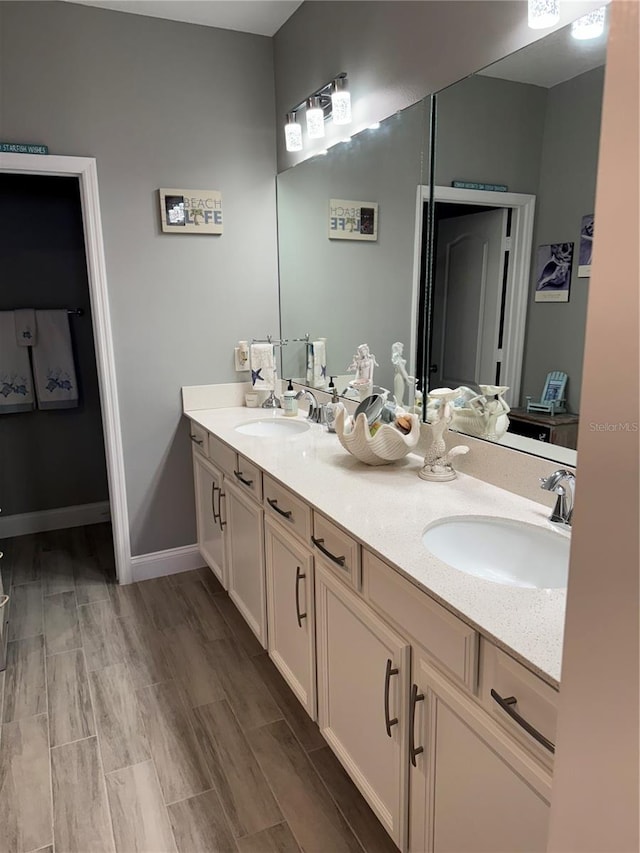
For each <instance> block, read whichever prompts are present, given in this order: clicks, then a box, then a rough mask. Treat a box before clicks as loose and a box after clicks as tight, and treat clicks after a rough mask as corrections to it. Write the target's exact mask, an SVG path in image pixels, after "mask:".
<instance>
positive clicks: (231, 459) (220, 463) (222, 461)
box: [209, 435, 236, 480]
mask: <svg viewBox="0 0 640 853" xmlns="http://www.w3.org/2000/svg"><path fill="white" fill-rule="evenodd" d="M209 459H211V461H212V462H213V463H214V465H217V467H218V468H220V469H221V470H222V471H223V472H224V473H225V474H227V475H228V476H229V477H233V479H234V480H235V477H234V476H233V472H234V471H235V470H236V452H235V450H232V449H231V448H230V447H229V446H228V445H227V444H225V443H224V441H220V439H219V438H216V437H215V435H209Z"/></svg>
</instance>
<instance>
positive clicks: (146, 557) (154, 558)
mask: <svg viewBox="0 0 640 853" xmlns="http://www.w3.org/2000/svg"><path fill="white" fill-rule="evenodd" d="M205 565H206V563H205V561H204V560H203V559H202V555H201V554H200V550H199V549H198V546H197V545H183V546H182V547H181V548H169V550H167V551H155V552H154V553H152V554H141V555H140V556H138V557H132V558H131V580H132V581H146V580H150V579H151V578H160V577H163V576H164V575H175V574H177V573H178V572H189V571H191V570H192V569H201V568H202V567H203V566H205Z"/></svg>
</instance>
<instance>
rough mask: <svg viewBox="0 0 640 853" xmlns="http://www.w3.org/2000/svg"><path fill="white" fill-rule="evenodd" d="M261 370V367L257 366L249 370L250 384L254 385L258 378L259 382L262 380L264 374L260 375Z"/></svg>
mask: <svg viewBox="0 0 640 853" xmlns="http://www.w3.org/2000/svg"><path fill="white" fill-rule="evenodd" d="M261 371H262V368H261V367H259V368H258V369H257V370H252V371H251V384H252V385H255V384H256V382H257V381H258V379H259V380H260V382H264V376H260V373H261Z"/></svg>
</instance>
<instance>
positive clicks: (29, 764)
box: [0, 524, 396, 853]
mask: <svg viewBox="0 0 640 853" xmlns="http://www.w3.org/2000/svg"><path fill="white" fill-rule="evenodd" d="M110 531H111V529H110V525H104V524H103V525H93V526H90V527H83V528H74V529H72V530H59V531H54V532H51V533H43V534H37V535H33V536H22V537H17V538H15V539H7V540H3V541H2V542H0V550H2V551H4V554H5V556H4V559H3V560H2V571H3V577H4V578H5V579H6V581H5V588H6V591H7V592H9V593H10V594H11V601H10V604H9V607H10V608H11V609H10V612H9V620H10V625H9V632H10V633H9V641H10V642H9V646H8V664H7V669H6V672H4V673H0V723H1V725H0V853H32V851H38V853H45V851H46V853H226V851H229V853H300V851H301V850H304V851H310V852H311V851H316V853H338V851H352V853H363V851H365V853H393V851H394V850H396V848H395V846H394V845H393V843H392V842H391V840H390V838H389V837H388V835H387V834H386V832H385V831H384V829H383V828H382V826H381V824H380V823H379V822H378V821H377V819H376V817H375V816H374V814H373V812H372V811H371V809H369V807H368V805H367V804H366V803H365V801H364V799H363V798H362V797H361V796H360V794H359V792H358V791H357V789H356V788H355V786H354V785H353V783H352V782H351V780H350V779H349V777H348V776H347V774H346V773H345V772H344V770H342V768H341V766H340V765H339V763H338V762H337V760H336V759H335V757H334V756H333V753H332V752H331V751H330V749H329V748H328V747H327V746H326V743H325V741H324V739H323V738H322V736H321V735H320V733H319V731H318V728H317V726H316V725H315V723H313V722H312V721H311V720H310V719H309V718H308V716H307V715H306V713H305V712H304V710H303V709H302V707H301V706H300V704H299V703H298V701H297V700H296V698H295V697H294V695H293V693H292V692H291V691H290V690H289V688H288V686H287V685H286V683H285V682H284V680H283V679H282V677H281V676H280V674H279V672H278V671H277V670H276V668H275V667H274V666H273V664H272V663H271V661H270V660H269V658H268V656H267V654H266V653H265V652H264V650H263V649H262V648H261V646H260V644H259V643H258V641H257V640H256V639H255V637H254V636H253V634H252V633H251V631H250V629H249V628H248V627H247V625H246V623H245V622H244V620H243V619H242V617H241V616H240V614H239V613H238V611H237V610H236V608H235V607H234V605H233V603H232V602H231V600H230V599H229V598H228V596H227V595H226V593H225V592H224V590H223V589H222V587H221V586H220V584H219V583H218V581H217V580H216V578H215V577H214V575H213V574H212V573H211V572H210V571H209V569H197V570H195V571H192V572H184V573H183V574H179V575H173V576H171V577H167V578H158V579H155V580H150V581H144V582H142V583H137V584H132V585H130V586H126V587H121V586H118V585H117V584H116V583H115V580H114V573H113V551H112V547H111V532H110ZM3 685H4V688H3Z"/></svg>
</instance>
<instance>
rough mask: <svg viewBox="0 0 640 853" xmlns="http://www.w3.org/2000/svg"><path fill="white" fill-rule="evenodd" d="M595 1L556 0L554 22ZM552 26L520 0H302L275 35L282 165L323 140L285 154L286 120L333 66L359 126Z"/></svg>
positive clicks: (534, 38)
mask: <svg viewBox="0 0 640 853" xmlns="http://www.w3.org/2000/svg"><path fill="white" fill-rule="evenodd" d="M600 5H602V4H601V0H595V2H591V1H590V0H589V2H587V0H576V2H572V3H561V4H560V14H561V20H560V24H559V26H564V25H565V24H567V23H568V22H569V21H572V20H574V19H575V18H577V17H579V16H580V15H581V14H583V13H584V12H586V11H588V10H590V9H594V8H597V7H598V6H600ZM548 33H549V30H542V31H541V30H531V29H529V27H528V26H527V9H526V3H524V2H522V0H486V2H485V0H457V2H442V0H416V2H411V0H409V2H406V1H405V0H396V2H378V0H355V1H354V2H332V0H306V2H304V3H303V4H302V6H300V8H299V9H298V10H297V11H296V13H295V14H294V15H293V16H292V17H291V18H290V19H289V20H288V21H287V22H286V24H284V26H283V27H281V29H280V30H279V31H278V32H277V33H276V35H275V39H274V42H275V72H276V96H277V101H276V103H277V108H276V112H277V119H278V166H279V169H280V170H282V169H285V168H287V167H288V166H291V165H293V164H294V163H296V162H300V161H301V160H303V159H306V157H308V156H309V152H310V151H318V150H319V149H320V148H322V147H324V144H323V143H322V142H320V143H315V144H313V143H308V142H305V151H303V152H301V153H300V154H287V152H286V151H285V150H284V135H283V131H282V123H283V121H284V116H285V113H286V112H287V111H288V110H289V109H290V108H291V107H293V106H295V105H296V104H298V103H299V102H300V101H302V99H303V98H305V97H306V96H307V95H308V94H309V93H310V92H313V91H314V90H315V89H316V88H317V87H318V86H321V85H322V84H323V83H325V82H326V81H327V80H330V79H331V78H332V77H334V76H335V75H336V74H338V73H339V72H341V71H346V72H347V73H348V75H349V80H350V89H351V94H352V101H353V113H354V122H353V128H354V130H358V129H360V128H362V127H367V126H368V125H369V124H371V123H372V122H373V121H379V120H380V119H383V118H386V117H387V116H389V115H392V114H393V113H394V112H395V111H396V110H400V109H403V108H404V107H407V106H409V105H411V104H414V103H416V102H417V101H419V100H420V99H421V98H424V97H425V95H428V94H431V93H433V92H437V91H439V90H440V89H443V88H444V87H445V86H449V85H451V84H452V83H454V82H455V81H456V80H460V79H462V78H463V77H466V76H467V75H468V74H472V73H473V72H475V71H478V70H479V69H480V68H483V67H484V66H486V65H489V64H490V63H492V62H495V61H496V60H497V59H501V58H502V57H503V56H506V55H507V54H509V53H512V52H513V51H514V50H518V49H519V48H521V47H524V45H526V44H529V43H531V42H533V41H537V40H538V39H539V38H542V37H544V36H545V35H547V34H548ZM329 134H330V135H331V129H330V128H329Z"/></svg>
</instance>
